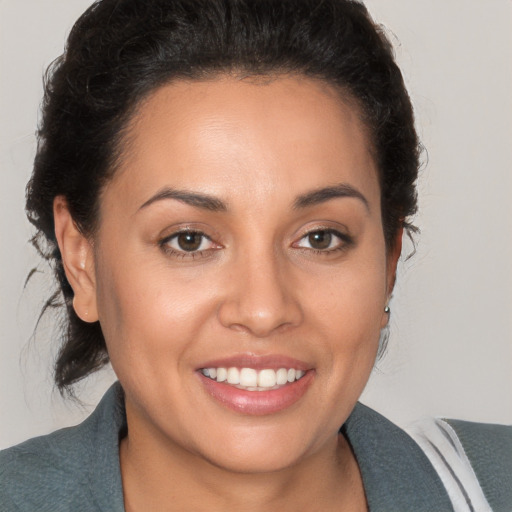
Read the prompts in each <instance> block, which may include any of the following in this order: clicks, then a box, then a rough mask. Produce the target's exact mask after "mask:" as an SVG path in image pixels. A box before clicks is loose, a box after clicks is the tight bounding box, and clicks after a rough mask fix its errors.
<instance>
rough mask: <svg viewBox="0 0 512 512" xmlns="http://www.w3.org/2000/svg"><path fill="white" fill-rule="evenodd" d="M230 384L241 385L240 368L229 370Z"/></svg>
mask: <svg viewBox="0 0 512 512" xmlns="http://www.w3.org/2000/svg"><path fill="white" fill-rule="evenodd" d="M228 383H229V384H240V371H239V370H238V368H228Z"/></svg>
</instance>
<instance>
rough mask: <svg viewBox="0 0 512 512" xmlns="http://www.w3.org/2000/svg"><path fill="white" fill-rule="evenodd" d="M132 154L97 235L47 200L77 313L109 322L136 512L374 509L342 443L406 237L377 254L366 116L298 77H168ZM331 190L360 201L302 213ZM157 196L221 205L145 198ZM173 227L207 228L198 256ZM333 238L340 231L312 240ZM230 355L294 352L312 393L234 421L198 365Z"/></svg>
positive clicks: (125, 469) (134, 131) (143, 115)
mask: <svg viewBox="0 0 512 512" xmlns="http://www.w3.org/2000/svg"><path fill="white" fill-rule="evenodd" d="M127 141H129V143H128V142H127V143H126V147H125V149H124V156H123V159H122V163H121V165H120V168H119V170H118V171H117V172H116V174H115V176H114V178H113V179H112V181H111V182H110V183H108V184H107V185H106V187H105V189H104V191H103V194H102V197H101V205H100V223H99V229H98V231H97V233H95V235H94V237H93V238H92V239H88V238H86V237H84V236H82V235H81V234H80V232H79V231H78V230H77V229H76V227H75V225H74V223H73V221H72V219H71V217H70V214H69V211H68V208H67V204H66V200H65V198H63V197H58V198H56V200H55V204H54V210H55V224H56V234H57V238H58V242H59V246H60V249H61V252H62V255H63V260H64V265H65V269H66V273H67V276H68V279H69V281H70V283H71V285H72V286H73V289H74V292H75V301H74V306H75V310H76V311H77V313H78V315H79V316H80V317H81V318H82V319H84V320H85V321H91V322H92V321H96V320H98V319H99V320H100V322H101V325H102V329H103V332H104V335H105V339H106V342H107V346H108V351H109V355H110V358H111V361H112V365H113V368H114V370H115V372H116V374H117V376H118V378H119V380H120V381H121V383H122V385H123V388H124V390H125V393H126V410H127V419H128V427H129V428H128V430H129V432H128V436H127V437H126V438H125V439H123V440H122V442H121V449H120V460H121V469H122V477H123V487H124V493H125V502H126V508H127V510H148V509H150V510H154V511H158V510H168V507H169V508H170V507H171V506H172V507H173V510H182V509H189V510H194V509H201V508H202V507H204V504H205V503H208V509H209V510H279V511H280V512H281V511H282V510H305V509H308V510H365V509H366V502H365V497H364V490H363V486H362V481H361V476H360V474H359V470H358V467H357V463H356V461H355V459H354V456H353V454H352V452H351V450H350V447H349V445H348V443H347V441H346V440H345V439H344V438H343V437H342V436H340V435H338V430H339V428H340V426H341V425H342V424H343V423H344V421H345V420H346V419H347V417H348V416H349V414H350V412H351V411H352V409H353V407H354V405H355V403H356V401H357V399H358V397H359V396H360V394H361V392H362V390H363V388H364V386H365V384H366V382H367V380H368V378H369V375H370V372H371V370H372V367H373V365H374V361H375V357H376V351H377V348H378V341H379V335H380V331H381V329H382V328H383V327H384V326H385V325H386V322H387V315H386V314H385V313H384V307H385V305H386V303H387V301H388V298H389V295H390V293H391V289H392V285H393V282H394V276H395V269H396V262H397V258H398V256H399V253H400V243H399V239H400V235H401V233H399V234H397V243H396V244H395V246H394V249H393V250H391V251H388V250H387V248H386V245H385V242H384V235H383V228H382V219H381V213H380V190H379V183H378V175H377V169H376V166H375V162H374V159H373V157H372V154H371V146H370V143H369V140H368V137H367V133H366V130H365V126H364V124H363V123H362V121H361V120H360V116H359V113H358V110H357V108H356V107H355V106H354V104H353V102H352V103H351V102H348V101H343V99H342V96H341V94H340V92H339V91H338V90H336V89H334V88H333V87H331V86H330V85H327V84H325V83H323V82H321V81H316V80H312V79H308V78H304V77H300V76H281V77H277V78H274V79H272V80H267V81H262V80H255V79H252V80H249V79H239V78H235V77H217V78H215V79H212V80H211V81H204V82H185V81H179V82H176V83H174V84H171V85H166V86H164V87H161V88H160V89H158V90H157V91H156V92H154V93H153V94H152V95H151V96H150V97H149V98H148V99H147V100H146V101H145V102H144V103H143V104H142V105H141V106H140V107H139V109H138V111H137V113H136V114H135V116H134V118H133V120H132V123H131V127H130V131H129V136H128V138H127ZM340 184H343V185H344V186H347V185H348V186H349V187H351V190H356V191H358V193H359V194H360V195H361V197H350V196H349V197H333V198H330V199H326V198H323V200H319V201H317V202H316V203H315V204H309V205H306V206H302V207H300V208H297V207H296V205H295V206H294V204H295V203H296V202H297V198H298V197H300V196H304V195H306V194H310V193H311V192H312V191H316V190H318V189H322V188H325V187H332V186H335V185H336V186H338V185H340ZM167 188H169V189H172V190H186V191H189V192H193V193H200V194H204V195H208V196H210V197H213V198H215V199H216V200H217V201H222V203H223V205H224V206H225V209H220V210H219V211H213V210H211V209H205V208H202V207H200V206H197V205H196V206H194V205H191V204H187V203H186V202H184V201H183V200H178V199H175V198H169V197H167V198H160V199H158V198H157V199H155V196H158V194H159V193H161V192H162V190H165V189H167ZM148 201H149V202H148ZM143 205H144V206H143ZM183 228H189V229H194V230H195V231H201V232H203V233H205V234H206V236H207V237H208V238H204V239H201V243H202V245H201V248H202V249H204V250H203V252H199V253H198V252H195V253H187V252H185V251H183V250H181V251H180V247H179V244H177V239H176V238H174V239H171V240H169V237H170V236H172V235H173V234H174V233H176V231H177V230H179V229H183ZM329 229H331V230H337V231H339V232H340V233H341V234H342V235H343V238H338V237H337V236H334V235H333V236H332V240H331V245H330V246H329V249H328V250H325V249H320V250H319V249H318V247H316V246H315V247H313V245H312V244H311V238H310V237H309V236H308V233H310V232H315V231H316V232H318V230H324V231H325V230H329ZM176 250H178V251H179V252H176ZM173 251H175V252H173ZM240 354H252V355H276V354H278V355H281V356H287V357H292V358H295V359H298V360H300V361H302V362H304V363H305V364H307V367H308V368H309V369H310V372H309V374H310V376H311V377H310V378H311V382H310V384H309V386H308V387H307V390H306V392H305V393H304V395H303V396H301V398H300V399H299V400H298V401H296V402H295V403H294V404H293V405H291V406H289V407H285V408H284V409H282V410H279V411H277V412H275V413H272V414H263V415H251V414H245V413H243V412H240V411H236V410H233V409H231V408H229V407H226V406H225V405H224V404H222V403H220V402H219V401H218V400H216V399H214V398H213V397H212V396H211V395H210V394H209V393H208V392H207V391H206V390H205V387H204V385H203V383H202V381H201V378H200V377H199V376H198V372H197V369H198V368H200V367H202V366H203V365H204V363H205V362H206V361H211V360H216V359H222V358H226V357H231V356H233V355H240ZM169 504H170V505H169ZM194 507H196V508H194Z"/></svg>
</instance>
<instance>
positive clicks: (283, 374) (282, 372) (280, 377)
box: [276, 368, 288, 386]
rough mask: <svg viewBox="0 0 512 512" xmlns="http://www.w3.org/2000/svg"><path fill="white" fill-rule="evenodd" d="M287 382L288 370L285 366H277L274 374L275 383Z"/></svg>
mask: <svg viewBox="0 0 512 512" xmlns="http://www.w3.org/2000/svg"><path fill="white" fill-rule="evenodd" d="M287 382H288V370H287V369H286V368H279V370H277V374H276V384H277V385H278V386H282V385H283V384H286V383H287Z"/></svg>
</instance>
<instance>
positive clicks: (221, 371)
mask: <svg viewBox="0 0 512 512" xmlns="http://www.w3.org/2000/svg"><path fill="white" fill-rule="evenodd" d="M227 378H228V371H227V370H226V368H217V382H224V381H225V380H226V379H227Z"/></svg>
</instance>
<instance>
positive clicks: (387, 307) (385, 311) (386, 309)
mask: <svg viewBox="0 0 512 512" xmlns="http://www.w3.org/2000/svg"><path fill="white" fill-rule="evenodd" d="M390 311H391V310H390V309H389V306H388V305H386V307H385V308H384V313H386V315H389V312H390Z"/></svg>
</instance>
